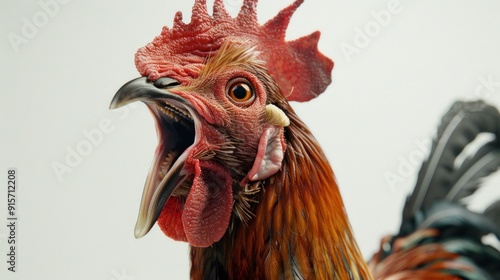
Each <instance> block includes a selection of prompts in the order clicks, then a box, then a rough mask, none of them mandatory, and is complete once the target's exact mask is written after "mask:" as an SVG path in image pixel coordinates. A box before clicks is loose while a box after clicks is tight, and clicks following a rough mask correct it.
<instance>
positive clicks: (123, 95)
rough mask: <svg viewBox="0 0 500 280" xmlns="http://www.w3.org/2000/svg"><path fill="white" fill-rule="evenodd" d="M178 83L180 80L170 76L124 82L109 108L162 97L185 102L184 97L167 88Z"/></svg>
mask: <svg viewBox="0 0 500 280" xmlns="http://www.w3.org/2000/svg"><path fill="white" fill-rule="evenodd" d="M178 85H179V82H177V81H176V80H174V79H171V78H168V77H164V78H160V79H158V80H156V81H155V82H151V81H150V80H148V79H147V78H146V77H139V78H136V79H133V80H131V81H129V82H128V83H126V84H124V85H123V86H122V87H121V88H120V89H119V90H118V91H117V92H116V94H115V96H114V97H113V99H112V100H111V104H110V105H109V108H110V109H116V108H120V107H122V106H125V105H127V104H129V103H132V102H135V101H148V100H150V101H151V100H155V99H160V98H168V99H173V100H177V101H179V102H185V101H184V99H183V98H181V97H179V96H177V95H174V94H171V93H170V92H168V91H167V89H169V88H171V87H174V86H178Z"/></svg>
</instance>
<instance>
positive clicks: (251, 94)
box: [226, 78, 255, 105]
mask: <svg viewBox="0 0 500 280" xmlns="http://www.w3.org/2000/svg"><path fill="white" fill-rule="evenodd" d="M226 95H227V96H228V97H229V99H231V100H232V101H233V102H234V103H236V104H238V105H250V103H251V102H252V101H253V100H254V99H255V90H254V89H253V86H252V84H251V83H250V82H249V81H248V80H247V79H244V78H236V79H233V80H231V82H229V83H228V86H227V88H226Z"/></svg>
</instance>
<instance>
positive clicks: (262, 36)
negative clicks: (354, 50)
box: [135, 0, 333, 101]
mask: <svg viewBox="0 0 500 280" xmlns="http://www.w3.org/2000/svg"><path fill="white" fill-rule="evenodd" d="M302 2H303V0H296V1H295V2H293V3H292V4H291V5H290V6H288V7H287V8H285V9H283V10H281V11H280V12H279V13H278V14H277V15H276V16H275V17H274V18H272V19H270V20H269V21H268V22H266V23H265V24H264V25H259V23H258V22H257V13H256V7H257V0H244V1H243V6H242V7H241V10H240V12H239V14H238V16H237V17H235V18H233V17H231V16H230V15H229V14H228V12H227V11H226V9H225V7H224V4H223V0H215V2H214V7H213V15H212V16H211V15H209V14H208V12H207V7H206V0H195V4H194V6H193V11H192V16H191V22H190V23H188V24H186V23H184V22H183V21H182V13H181V12H177V14H176V15H175V19H174V26H173V27H172V28H171V29H169V28H168V27H163V30H162V32H161V34H160V35H159V36H157V37H156V38H155V39H154V40H153V42H151V43H149V44H148V45H147V46H145V47H143V48H141V49H139V50H138V51H137V53H136V55H135V64H136V67H137V70H138V71H139V72H140V73H141V75H143V76H148V78H149V79H151V80H156V79H158V78H160V77H165V76H169V77H172V78H174V79H176V80H178V81H179V82H180V83H181V84H187V83H188V82H189V81H190V80H191V79H193V78H196V77H197V76H198V73H199V71H200V69H201V68H202V67H203V65H204V64H205V62H206V60H207V58H209V57H211V56H213V55H214V54H215V53H216V52H217V50H218V49H219V48H220V46H221V45H222V43H223V42H224V41H225V40H226V39H229V38H231V39H233V40H238V41H246V42H248V43H249V44H250V45H252V46H256V48H257V50H258V51H259V52H260V57H259V58H260V59H262V60H264V61H265V62H266V67H267V69H268V71H269V73H270V74H271V76H272V77H273V78H274V79H275V80H276V82H277V83H278V85H279V87H280V89H281V91H282V93H283V94H284V95H285V96H286V97H287V99H288V100H290V101H292V100H293V101H308V100H310V99H312V98H314V97H316V96H317V95H319V94H320V93H322V92H323V91H325V89H326V87H327V86H328V85H329V84H330V82H331V71H332V69H333V61H332V60H330V59H329V58H327V57H326V56H324V55H323V54H322V53H321V52H319V51H318V40H319V36H320V33H319V31H316V32H314V33H312V34H310V35H308V36H304V37H302V38H299V39H296V40H294V41H290V42H285V33H286V29H287V27H288V23H289V22H290V18H291V16H292V15H293V13H294V12H295V10H296V9H297V8H298V7H299V6H300V4H302Z"/></svg>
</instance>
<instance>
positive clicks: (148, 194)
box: [110, 77, 186, 238]
mask: <svg viewBox="0 0 500 280" xmlns="http://www.w3.org/2000/svg"><path fill="white" fill-rule="evenodd" d="M176 85H178V83H177V81H175V80H173V79H170V78H162V80H160V79H159V80H157V81H156V82H154V83H153V82H151V81H149V80H148V79H147V78H146V77H140V78H137V79H134V80H131V81H130V82H128V83H126V84H125V85H123V86H122V87H121V88H120V89H119V90H118V92H117V93H116V94H115V96H114V97H113V99H112V101H111V104H110V108H111V109H115V108H119V107H122V106H125V105H127V104H129V103H132V102H135V101H143V102H144V103H146V104H148V103H154V102H160V101H168V102H174V103H178V104H186V101H185V100H184V99H183V98H181V97H179V96H178V95H174V94H172V93H170V92H169V91H168V88H170V87H173V86H176ZM159 87H161V88H159ZM157 158H158V157H157ZM183 167H184V160H183V159H182V158H180V159H179V160H177V161H176V162H175V164H174V165H173V166H172V167H171V168H170V170H169V171H168V173H167V174H166V175H165V177H164V178H162V179H161V181H160V179H158V178H157V176H156V174H157V173H158V163H156V162H153V165H152V167H151V169H150V172H149V175H148V178H147V180H146V183H145V186H144V191H143V194H142V200H141V205H140V208H139V216H138V218H137V223H136V226H135V231H134V234H135V237H136V238H140V237H143V236H144V235H146V234H147V233H148V232H149V231H150V230H151V228H152V227H153V225H154V224H155V222H156V220H157V219H158V216H159V215H160V213H161V210H162V209H163V206H164V204H165V202H166V200H167V199H168V198H169V197H170V195H171V194H172V191H173V190H174V189H175V188H176V187H177V186H178V185H179V184H180V183H181V182H182V181H184V179H185V178H186V175H185V174H183Z"/></svg>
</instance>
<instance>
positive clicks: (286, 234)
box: [191, 103, 372, 279]
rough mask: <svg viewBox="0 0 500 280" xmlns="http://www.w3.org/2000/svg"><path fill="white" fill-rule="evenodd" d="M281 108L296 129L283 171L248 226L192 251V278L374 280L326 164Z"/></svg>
mask: <svg viewBox="0 0 500 280" xmlns="http://www.w3.org/2000/svg"><path fill="white" fill-rule="evenodd" d="M280 105H281V108H284V109H285V110H286V111H287V115H288V116H289V117H290V122H291V123H290V126H289V127H287V128H286V131H285V138H286V139H287V151H286V155H285V159H284V162H283V165H282V169H281V170H280V171H279V172H278V173H276V174H275V175H274V176H272V177H271V178H269V179H267V180H266V181H265V182H264V183H263V185H262V189H261V191H260V192H259V193H258V195H257V198H256V199H257V200H258V203H256V204H255V206H254V213H255V217H253V218H252V219H251V220H250V221H249V222H248V224H247V225H245V224H243V223H238V222H235V223H234V225H233V228H232V229H229V230H228V233H227V234H226V235H225V236H224V237H223V239H222V240H221V241H219V242H218V243H216V244H214V246H212V247H210V248H192V249H191V261H192V270H191V278H192V279H206V278H208V276H210V275H224V276H226V277H229V279H372V277H371V275H370V273H369V271H368V268H367V266H366V263H365V261H364V259H363V257H362V255H361V253H360V251H359V248H358V246H357V244H356V241H355V239H354V235H353V233H352V229H351V226H350V224H349V221H348V219H347V215H346V212H345V208H344V204H343V202H342V198H341V196H340V192H339V189H338V186H337V183H336V180H335V177H334V174H333V171H332V170H331V167H330V165H329V163H328V161H327V160H326V157H325V156H324V154H323V152H322V151H321V148H320V147H319V145H318V144H317V142H316V140H315V139H314V137H313V136H312V135H311V133H310V131H309V130H308V128H307V127H306V126H305V125H304V124H303V123H302V122H301V121H300V120H299V119H298V117H297V116H296V115H295V113H293V110H292V109H291V108H290V107H289V105H288V104H285V103H284V104H280ZM200 268H202V269H200ZM215 279H218V278H215ZM219 279H220V278H219ZM222 279H223V278H222Z"/></svg>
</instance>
